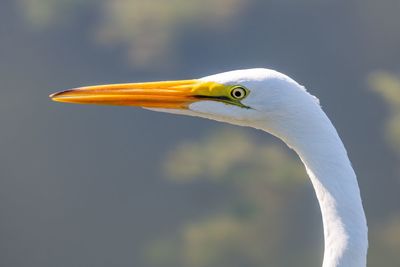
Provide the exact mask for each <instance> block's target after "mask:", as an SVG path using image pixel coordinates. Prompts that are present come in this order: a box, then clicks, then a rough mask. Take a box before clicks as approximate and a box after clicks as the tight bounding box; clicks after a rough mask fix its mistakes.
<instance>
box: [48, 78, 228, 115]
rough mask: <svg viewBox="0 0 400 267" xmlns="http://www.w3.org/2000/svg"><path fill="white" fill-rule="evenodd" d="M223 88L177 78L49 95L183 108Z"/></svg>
mask: <svg viewBox="0 0 400 267" xmlns="http://www.w3.org/2000/svg"><path fill="white" fill-rule="evenodd" d="M223 91H225V86H224V85H222V84H218V83H214V82H204V81H199V80H181V81H165V82H146V83H126V84H110V85H96V86H87V87H80V88H76V89H70V90H66V91H62V92H58V93H55V94H52V95H50V98H51V99H52V100H54V101H58V102H66V103H75V104H97V105H117V106H140V107H146V108H171V109H187V108H188V106H189V105H190V104H191V103H193V102H196V101H199V100H204V99H215V98H217V99H218V98H219V96H221V93H223Z"/></svg>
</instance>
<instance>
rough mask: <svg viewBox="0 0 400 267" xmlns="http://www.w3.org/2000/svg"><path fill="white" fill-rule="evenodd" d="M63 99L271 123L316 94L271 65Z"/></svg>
mask: <svg viewBox="0 0 400 267" xmlns="http://www.w3.org/2000/svg"><path fill="white" fill-rule="evenodd" d="M50 97H51V98H52V99H53V100H55V101H59V102H68V103H79V104H100V105H101V104H102V105H124V106H140V107H143V108H147V109H151V110H155V111H162V112H169V113H175V114H183V115H190V116H198V117H204V118H208V119H213V120H217V121H224V122H228V123H232V124H237V125H243V126H252V127H255V128H261V127H263V128H264V129H265V128H267V129H270V128H272V129H271V131H272V132H274V129H273V127H274V125H277V124H279V123H278V122H279V121H281V120H288V119H290V118H292V117H297V116H299V114H301V113H304V110H305V109H306V108H305V107H307V106H309V105H308V103H306V102H311V103H313V104H314V105H315V104H316V103H317V101H316V98H315V97H313V96H311V95H310V94H308V93H307V92H306V90H305V89H304V88H303V87H302V86H300V85H299V84H297V83H296V82H295V81H294V80H292V79H291V78H289V77H287V76H286V75H284V74H281V73H279V72H276V71H273V70H269V69H262V68H259V69H246V70H236V71H230V72H224V73H220V74H216V75H211V76H207V77H203V78H200V79H195V80H181V81H166V82H146V83H130V84H111V85H98V86H88V87H81V88H76V89H71V90H67V91H63V92H59V93H55V94H53V95H51V96H50ZM261 124H262V125H261Z"/></svg>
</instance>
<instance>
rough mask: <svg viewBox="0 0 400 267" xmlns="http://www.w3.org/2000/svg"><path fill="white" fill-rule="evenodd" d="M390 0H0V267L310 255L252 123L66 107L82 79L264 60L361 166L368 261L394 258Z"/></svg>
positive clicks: (399, 27)
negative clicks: (321, 114)
mask: <svg viewBox="0 0 400 267" xmlns="http://www.w3.org/2000/svg"><path fill="white" fill-rule="evenodd" d="M399 13H400V1H397V0H381V1H374V0H365V1H344V0H339V1H328V0H324V1H323V0H321V1H317V0H302V1H289V0H280V1H278V0H266V1H265V0H248V1H239V0H217V1H215V0H201V1H200V0H199V1H197V0H196V1H194V0H189V1H188V0H170V1H162V0H151V1H150V0H147V1H145V0H97V1H94V0H86V1H84V0H68V1H67V0H2V1H1V2H0V86H1V89H0V121H1V130H0V266H7V267H19V266H32V267H33V266H42V267H43V266H60V267H62V266H65V267H71V266H138V267H157V266H162V267H216V266H217V267H224V266H226V267H228V266H229V267H243V266H247V267H261V266H320V265H321V262H322V253H323V236H322V224H321V216H320V212H319V208H318V204H317V201H316V198H315V195H314V192H313V189H312V187H311V185H310V183H309V181H308V178H307V176H306V174H305V170H304V168H303V166H302V165H301V163H300V160H299V159H298V158H297V156H296V155H295V154H294V153H293V152H292V151H291V150H289V149H288V148H286V146H285V145H284V144H283V143H282V142H281V141H279V140H277V139H276V138H273V137H271V136H269V135H266V134H264V133H262V132H259V131H256V130H253V129H244V128H239V127H234V126H230V125H223V124H220V123H217V122H213V121H207V120H202V119H197V118H189V117H179V116H172V115H168V114H161V113H156V112H150V111H145V110H141V109H134V108H127V107H125V108H123V107H95V106H78V105H75V106H73V105H65V104H60V103H54V102H51V101H50V100H49V98H48V94H50V93H52V92H55V91H59V90H63V89H67V88H72V87H76V86H82V85H90V84H102V83H114V82H135V81H136V82H138V81H150V80H164V79H187V78H197V77H202V76H206V75H209V74H213V73H217V72H223V71H227V70H232V69H241V68H248V67H267V68H273V69H277V70H279V71H281V72H283V73H286V74H288V75H289V76H291V77H292V78H294V79H295V80H297V81H299V82H300V83H301V84H303V85H305V86H306V87H307V88H308V90H309V91H310V92H311V93H312V94H315V95H316V96H318V97H319V98H320V100H321V103H322V106H323V108H324V110H325V111H326V113H327V114H328V116H329V117H330V118H331V120H332V121H333V123H334V124H335V126H336V127H337V129H338V132H339V133H340V135H341V137H342V139H343V142H344V143H345V145H346V147H347V149H348V152H349V155H350V158H351V161H352V163H353V166H354V168H355V170H356V173H357V174H358V180H359V184H360V187H361V192H362V197H363V201H364V207H365V210H366V215H367V218H368V222H369V236H370V249H369V256H368V261H369V266H389V267H391V266H400V253H399V252H400V250H399V249H400V205H399V203H400V49H399V48H400V16H399Z"/></svg>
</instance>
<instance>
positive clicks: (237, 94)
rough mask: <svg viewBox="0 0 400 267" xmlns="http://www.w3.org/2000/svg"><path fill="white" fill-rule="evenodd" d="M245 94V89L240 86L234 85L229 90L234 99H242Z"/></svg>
mask: <svg viewBox="0 0 400 267" xmlns="http://www.w3.org/2000/svg"><path fill="white" fill-rule="evenodd" d="M246 94H247V91H246V89H244V88H243V87H240V86H236V87H234V88H233V89H232V91H231V96H232V97H233V98H235V99H243V98H245V96H246Z"/></svg>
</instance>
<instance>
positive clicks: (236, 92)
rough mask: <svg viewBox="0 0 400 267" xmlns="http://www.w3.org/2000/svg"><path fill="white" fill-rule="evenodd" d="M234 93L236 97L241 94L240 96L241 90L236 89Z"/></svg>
mask: <svg viewBox="0 0 400 267" xmlns="http://www.w3.org/2000/svg"><path fill="white" fill-rule="evenodd" d="M234 95H235V96H236V97H241V96H242V92H241V91H240V90H236V91H235V92H234Z"/></svg>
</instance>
